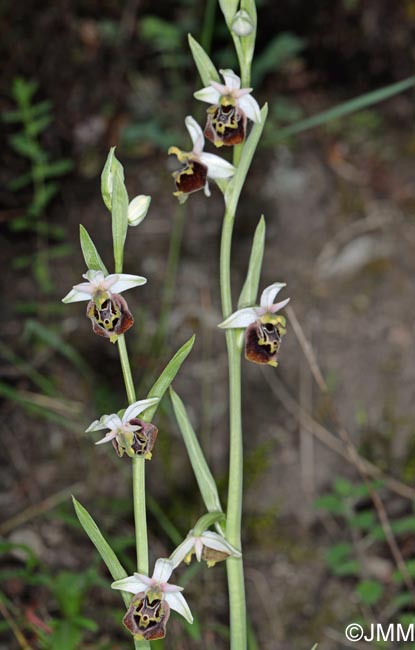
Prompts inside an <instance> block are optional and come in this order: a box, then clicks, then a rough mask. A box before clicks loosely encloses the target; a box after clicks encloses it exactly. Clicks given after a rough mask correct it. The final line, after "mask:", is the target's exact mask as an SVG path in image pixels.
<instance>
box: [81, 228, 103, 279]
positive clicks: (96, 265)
mask: <svg viewBox="0 0 415 650" xmlns="http://www.w3.org/2000/svg"><path fill="white" fill-rule="evenodd" d="M79 239H80V241H81V248H82V255H83V256H84V260H85V264H86V266H87V268H88V269H91V270H92V271H102V272H103V274H104V275H108V271H107V268H106V266H105V264H104V262H103V261H102V259H101V256H100V254H99V253H98V251H97V249H96V247H95V244H94V242H93V241H92V239H91V237H90V236H89V234H88V231H87V229H86V228H84V226H83V225H82V224H79Z"/></svg>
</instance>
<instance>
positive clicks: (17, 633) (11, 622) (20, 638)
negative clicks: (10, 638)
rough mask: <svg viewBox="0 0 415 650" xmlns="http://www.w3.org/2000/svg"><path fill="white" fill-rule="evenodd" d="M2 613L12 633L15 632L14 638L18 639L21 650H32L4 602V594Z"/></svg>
mask: <svg viewBox="0 0 415 650" xmlns="http://www.w3.org/2000/svg"><path fill="white" fill-rule="evenodd" d="M0 612H1V614H2V615H3V617H4V619H5V621H6V622H7V624H8V626H9V627H10V629H11V631H12V632H13V634H14V636H15V637H16V640H17V642H18V644H19V645H20V647H21V649H22V650H32V646H31V645H30V644H29V641H28V640H27V639H26V637H25V635H24V634H23V632H22V631H21V630H20V629H19V627H18V625H17V623H16V621H15V620H14V618H13V617H12V615H11V614H10V612H9V610H8V609H7V607H6V605H5V603H4V602H3V596H2V594H1V595H0Z"/></svg>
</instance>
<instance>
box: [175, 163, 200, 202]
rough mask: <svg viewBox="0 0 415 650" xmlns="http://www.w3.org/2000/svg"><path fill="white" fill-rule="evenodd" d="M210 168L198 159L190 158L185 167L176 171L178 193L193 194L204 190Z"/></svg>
mask: <svg viewBox="0 0 415 650" xmlns="http://www.w3.org/2000/svg"><path fill="white" fill-rule="evenodd" d="M207 173H208V168H207V166H206V165H204V164H203V163H201V162H200V161H198V160H195V159H192V158H189V159H188V161H187V162H186V164H185V166H184V167H183V169H181V170H179V171H177V172H174V173H173V178H174V181H175V183H176V189H177V193H176V195H183V194H192V193H193V192H197V191H198V190H202V189H203V188H204V187H205V185H206V182H207Z"/></svg>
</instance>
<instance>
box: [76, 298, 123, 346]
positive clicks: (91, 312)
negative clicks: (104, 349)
mask: <svg viewBox="0 0 415 650" xmlns="http://www.w3.org/2000/svg"><path fill="white" fill-rule="evenodd" d="M86 315H87V316H88V318H90V319H91V322H92V329H93V331H94V332H95V334H98V335H99V336H103V337H105V338H109V339H110V340H111V341H112V342H115V341H116V340H117V337H118V336H119V335H120V334H124V332H126V331H127V330H128V329H130V327H132V325H133V323H134V318H133V315H132V313H131V312H130V310H129V309H128V305H127V302H126V301H125V300H124V298H123V297H122V296H120V295H119V294H118V293H113V294H111V296H110V297H108V298H106V299H105V300H103V302H102V303H101V305H100V306H97V304H96V302H95V301H94V300H90V301H89V303H88V306H87V309H86Z"/></svg>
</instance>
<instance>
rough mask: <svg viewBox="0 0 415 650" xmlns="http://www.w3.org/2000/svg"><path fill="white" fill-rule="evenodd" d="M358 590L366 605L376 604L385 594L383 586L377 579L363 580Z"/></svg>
mask: <svg viewBox="0 0 415 650" xmlns="http://www.w3.org/2000/svg"><path fill="white" fill-rule="evenodd" d="M356 591H357V593H358V595H359V598H360V600H361V601H362V603H365V605H376V603H377V602H378V601H379V599H380V597H381V596H382V594H383V586H382V585H381V584H380V582H377V580H362V582H360V583H359V584H358V585H357V588H356Z"/></svg>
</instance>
